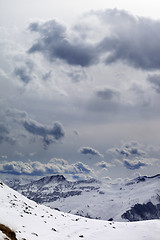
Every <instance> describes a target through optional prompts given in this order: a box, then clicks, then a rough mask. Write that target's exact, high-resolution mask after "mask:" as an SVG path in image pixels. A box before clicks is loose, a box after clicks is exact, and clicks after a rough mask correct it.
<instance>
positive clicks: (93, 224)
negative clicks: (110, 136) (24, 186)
mask: <svg viewBox="0 0 160 240" xmlns="http://www.w3.org/2000/svg"><path fill="white" fill-rule="evenodd" d="M0 224H3V225H5V226H8V227H9V228H10V229H12V230H13V231H14V232H15V233H16V239H17V240H35V239H37V240H53V239H56V240H62V239H63V240H67V239H71V240H78V239H86V240H97V239H98V240H107V239H109V240H128V239H130V240H159V236H160V220H150V221H143V222H133V223H130V222H128V223H127V222H123V223H120V222H107V221H102V220H93V219H86V218H83V217H77V216H74V215H71V214H66V213H63V212H59V211H56V210H53V209H50V208H48V207H46V206H43V205H38V204H37V203H35V202H33V201H31V200H29V199H27V198H26V197H24V196H22V195H21V194H19V193H18V192H16V191H14V190H13V189H10V188H9V187H7V186H6V185H4V184H3V183H2V182H0ZM0 239H1V240H2V239H7V238H6V237H5V235H4V234H2V232H1V231H0ZM8 239H9V238H8Z"/></svg>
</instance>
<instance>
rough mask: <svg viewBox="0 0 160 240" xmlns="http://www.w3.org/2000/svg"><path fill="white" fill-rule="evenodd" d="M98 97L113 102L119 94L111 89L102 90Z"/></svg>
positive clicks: (98, 91) (97, 93) (99, 91)
mask: <svg viewBox="0 0 160 240" xmlns="http://www.w3.org/2000/svg"><path fill="white" fill-rule="evenodd" d="M96 96H97V97H99V98H101V99H103V100H112V99H113V98H115V97H117V96H119V92H118V91H116V90H113V89H110V88H104V89H102V90H97V91H96Z"/></svg>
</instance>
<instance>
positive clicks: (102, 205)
mask: <svg viewBox="0 0 160 240" xmlns="http://www.w3.org/2000/svg"><path fill="white" fill-rule="evenodd" d="M8 185H10V186H11V187H13V188H14V189H16V190H17V191H19V192H20V193H22V194H23V195H25V196H26V197H28V198H29V199H32V200H34V201H36V202H37V203H41V204H42V203H43V204H44V205H46V206H49V207H51V208H54V209H59V210H61V211H64V212H68V213H72V214H76V215H80V216H84V217H88V218H94V219H103V220H114V221H126V220H129V221H138V220H147V219H148V220H149V219H159V218H160V175H156V176H153V177H147V176H143V177H138V178H136V179H134V180H132V181H129V182H128V183H126V184H122V183H119V184H104V183H103V184H102V183H101V182H100V181H97V180H95V179H90V180H83V181H77V182H71V181H67V180H66V178H65V177H64V176H62V175H55V176H47V177H43V178H41V179H39V180H36V181H32V182H30V183H27V184H21V183H20V182H19V184H17V182H16V184H15V183H13V180H12V181H10V182H8Z"/></svg>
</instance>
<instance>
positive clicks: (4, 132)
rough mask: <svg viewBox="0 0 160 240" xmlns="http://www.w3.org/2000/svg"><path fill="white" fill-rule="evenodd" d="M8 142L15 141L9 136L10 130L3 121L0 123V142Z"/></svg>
mask: <svg viewBox="0 0 160 240" xmlns="http://www.w3.org/2000/svg"><path fill="white" fill-rule="evenodd" d="M3 142H8V143H10V144H14V143H15V139H14V138H13V137H11V136H10V131H9V129H8V127H7V126H6V125H5V124H4V123H0V144H2V143H3Z"/></svg>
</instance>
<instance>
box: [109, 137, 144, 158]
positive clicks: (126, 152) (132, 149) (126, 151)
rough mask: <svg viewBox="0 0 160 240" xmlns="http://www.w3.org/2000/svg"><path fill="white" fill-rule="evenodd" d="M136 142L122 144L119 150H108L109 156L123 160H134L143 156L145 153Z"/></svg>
mask: <svg viewBox="0 0 160 240" xmlns="http://www.w3.org/2000/svg"><path fill="white" fill-rule="evenodd" d="M140 147H141V146H140V144H139V143H138V142H134V141H131V142H128V143H124V144H123V145H122V147H121V148H111V149H109V150H108V152H110V153H111V154H113V155H115V156H121V157H125V158H135V157H140V156H142V157H143V156H145V155H146V154H147V153H146V152H145V151H144V150H142V149H141V148H140Z"/></svg>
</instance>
